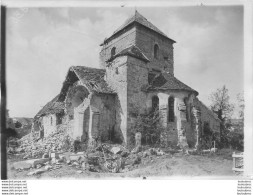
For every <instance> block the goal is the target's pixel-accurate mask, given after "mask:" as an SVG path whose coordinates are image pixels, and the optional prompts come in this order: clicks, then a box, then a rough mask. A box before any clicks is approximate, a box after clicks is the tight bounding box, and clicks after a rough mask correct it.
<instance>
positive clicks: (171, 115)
mask: <svg viewBox="0 0 253 195" xmlns="http://www.w3.org/2000/svg"><path fill="white" fill-rule="evenodd" d="M168 109H169V111H168V121H169V122H174V118H175V113H174V97H169V99H168Z"/></svg>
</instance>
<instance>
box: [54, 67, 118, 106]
mask: <svg viewBox="0 0 253 195" xmlns="http://www.w3.org/2000/svg"><path fill="white" fill-rule="evenodd" d="M104 76H105V70H104V69H97V68H90V67H85V66H72V67H70V69H69V71H68V74H67V76H66V79H65V81H64V83H63V86H62V89H61V92H60V95H59V98H58V100H59V101H64V99H65V96H66V94H67V90H68V88H69V87H70V86H71V85H73V83H74V82H76V81H77V80H80V81H81V83H82V84H83V85H84V86H85V87H86V88H87V89H88V90H89V91H90V92H95V93H105V94H115V92H114V91H113V90H112V89H111V88H110V87H109V86H108V84H107V83H106V81H105V80H104Z"/></svg>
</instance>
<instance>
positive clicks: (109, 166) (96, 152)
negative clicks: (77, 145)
mask: <svg viewBox="0 0 253 195" xmlns="http://www.w3.org/2000/svg"><path fill="white" fill-rule="evenodd" d="M135 151H136V150H132V151H129V150H128V149H126V148H125V147H123V146H122V145H112V144H101V145H99V146H98V147H97V148H95V149H93V150H87V151H83V152H78V153H73V152H64V153H63V152H54V153H48V154H47V155H44V158H42V159H32V160H26V161H24V162H26V163H28V162H29V163H30V165H29V166H28V165H26V163H24V162H18V163H19V164H20V163H21V165H19V166H18V165H15V166H14V169H16V170H18V171H23V170H30V172H29V173H28V174H27V175H36V174H41V173H44V172H46V171H51V170H55V169H59V168H61V167H63V166H69V167H73V168H75V169H76V172H77V173H78V174H81V173H84V172H89V171H90V172H99V173H107V172H110V173H120V172H127V171H131V170H133V169H135V168H138V166H139V165H145V164H146V163H145V162H147V161H150V162H153V160H154V159H155V158H159V157H160V156H164V157H166V158H167V157H168V155H170V154H166V153H165V152H164V151H163V150H161V149H159V148H149V149H146V150H144V148H142V149H140V151H139V152H135ZM18 163H17V164H18Z"/></svg>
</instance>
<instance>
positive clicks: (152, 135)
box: [131, 109, 163, 145]
mask: <svg viewBox="0 0 253 195" xmlns="http://www.w3.org/2000/svg"><path fill="white" fill-rule="evenodd" d="M131 118H134V119H133V120H134V125H133V126H132V128H131V144H134V143H135V134H136V133H138V132H140V133H141V135H142V144H144V145H156V144H160V141H161V140H160V137H161V132H162V131H163V128H162V126H161V125H160V117H159V110H158V109H157V110H155V111H153V112H151V113H149V114H140V113H138V112H135V113H132V114H131Z"/></svg>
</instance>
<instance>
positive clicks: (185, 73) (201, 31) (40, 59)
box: [6, 6, 244, 117]
mask: <svg viewBox="0 0 253 195" xmlns="http://www.w3.org/2000/svg"><path fill="white" fill-rule="evenodd" d="M136 9H137V10H138V12H139V13H140V14H142V15H143V16H144V17H146V18H147V19H148V20H149V21H150V22H151V23H153V24H154V25H155V26H157V27H158V28H159V29H160V30H161V31H162V32H164V33H165V34H167V35H168V37H170V38H172V39H173V40H175V41H176V43H175V44H174V68H175V70H174V71H175V72H174V73H175V76H176V77H177V78H178V79H179V80H181V81H182V82H184V83H185V84H187V85H188V86H190V87H191V88H193V89H195V90H197V91H198V92H199V96H198V98H199V99H200V100H201V101H202V102H204V103H205V104H206V105H207V106H209V105H210V100H209V96H210V94H211V93H212V92H213V91H215V90H216V89H217V88H221V87H222V86H223V85H226V87H227V88H228V89H229V94H230V97H231V102H232V103H236V95H237V94H238V93H242V92H243V64H244V62H243V7H242V6H193V7H156V8H151V7H137V8H136ZM134 11H135V8H126V7H120V8H110V7H96V8H87V7H86V8H85V7H83V8H80V7H79V8H74V7H72V8H70V7H68V8H8V10H7V29H6V30H7V39H6V43H7V50H6V54H7V56H6V64H7V72H6V77H7V108H8V109H9V114H10V116H11V117H34V116H35V115H36V114H37V112H38V111H39V110H40V109H41V108H42V107H43V106H44V105H45V104H46V103H47V102H48V101H50V100H51V99H53V98H54V97H55V96H56V95H57V94H58V93H59V92H60V89H61V87H62V84H63V81H64V79H65V77H66V74H67V71H68V69H69V67H70V66H76V65H80V66H88V67H95V68H99V51H100V49H101V48H100V46H99V44H100V43H102V42H103V40H104V39H105V38H106V37H109V36H110V35H111V34H112V33H113V31H115V30H116V29H117V28H118V27H119V26H120V25H122V24H123V23H124V21H125V20H126V19H127V18H129V17H130V16H131V15H133V14H134Z"/></svg>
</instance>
